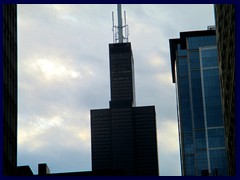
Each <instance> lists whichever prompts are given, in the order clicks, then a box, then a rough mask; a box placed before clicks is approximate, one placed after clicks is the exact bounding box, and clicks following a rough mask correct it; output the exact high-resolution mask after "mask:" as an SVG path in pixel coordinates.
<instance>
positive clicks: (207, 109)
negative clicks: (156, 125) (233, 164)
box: [170, 27, 228, 176]
mask: <svg viewBox="0 0 240 180" xmlns="http://www.w3.org/2000/svg"><path fill="white" fill-rule="evenodd" d="M212 29H213V30H212ZM215 34H216V33H215V30H214V28H213V27H212V28H209V29H208V30H205V31H191V32H181V33H180V38H178V39H170V53H171V64H172V79H173V83H176V90H177V91H176V92H177V111H178V123H179V144H180V154H181V168H182V175H184V176H201V175H203V176H208V175H211V176H218V175H227V174H228V173H227V167H228V165H227V154H226V148H225V135H224V122H223V116H222V102H221V95H220V81H219V67H218V57H217V47H216V35H215Z"/></svg>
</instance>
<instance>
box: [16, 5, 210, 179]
mask: <svg viewBox="0 0 240 180" xmlns="http://www.w3.org/2000/svg"><path fill="white" fill-rule="evenodd" d="M116 9H117V6H116V5H115V4H110V5H106V4H104V5H101V4H96V5H92V4H88V5H49V4H48V5H35V4H34V5H25V4H24V5H18V166H21V165H30V167H31V169H32V170H33V172H34V173H37V165H38V164H39V163H47V164H48V166H49V168H50V171H51V172H52V173H57V172H73V171H91V134H90V109H101V108H108V107H109V100H110V76H109V51H108V44H109V43H112V42H113V39H112V37H113V35H112V17H111V14H112V11H114V12H115V15H116ZM122 10H126V11H127V24H128V25H129V30H130V36H129V41H130V42H131V44H132V50H133V57H134V68H135V87H136V102H137V106H148V105H155V108H156V119H157V138H158V159H159V160H158V161H159V170H160V175H161V176H171V175H172V176H178V175H181V170H180V153H179V143H178V123H177V114H176V95H175V84H173V83H172V79H171V67H170V53H169V39H171V38H178V37H179V32H182V31H194V30H206V29H207V26H208V25H214V14H213V5H160V4H158V5H154V4H151V5H142V4H134V5H132V4H127V5H122ZM115 21H116V22H117V18H116V16H115Z"/></svg>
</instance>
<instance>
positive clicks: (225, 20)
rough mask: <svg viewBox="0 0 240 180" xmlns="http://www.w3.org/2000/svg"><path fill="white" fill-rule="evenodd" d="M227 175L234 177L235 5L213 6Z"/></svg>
mask: <svg viewBox="0 0 240 180" xmlns="http://www.w3.org/2000/svg"><path fill="white" fill-rule="evenodd" d="M214 9H215V22H216V36H217V47H218V60H219V72H220V81H221V89H222V91H221V95H222V102H223V112H224V123H225V135H226V145H227V153H228V164H229V166H228V167H229V170H228V173H229V175H231V176H234V175H236V165H235V164H236V156H235V5H234V4H217V5H214Z"/></svg>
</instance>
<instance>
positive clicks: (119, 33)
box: [112, 4, 129, 43]
mask: <svg viewBox="0 0 240 180" xmlns="http://www.w3.org/2000/svg"><path fill="white" fill-rule="evenodd" d="M117 15H118V25H117V26H116V25H115V24H114V13H113V12H112V23H113V28H112V30H113V42H114V43H123V42H128V35H129V33H128V32H129V31H128V25H126V12H125V11H124V26H123V25H122V8H121V4H118V5H117ZM123 28H125V32H124V33H125V34H124V35H123Z"/></svg>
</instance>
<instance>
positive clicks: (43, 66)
mask: <svg viewBox="0 0 240 180" xmlns="http://www.w3.org/2000/svg"><path fill="white" fill-rule="evenodd" d="M32 68H33V70H35V71H36V73H38V74H42V75H43V76H44V78H46V79H47V80H53V79H58V80H60V79H63V78H77V77H80V78H81V77H82V76H81V74H80V73H79V72H77V71H74V70H72V69H71V68H68V67H66V66H65V65H64V64H62V63H60V62H56V61H55V60H51V59H47V58H46V59H45V58H44V59H37V60H36V61H34V62H33V64H32Z"/></svg>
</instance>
